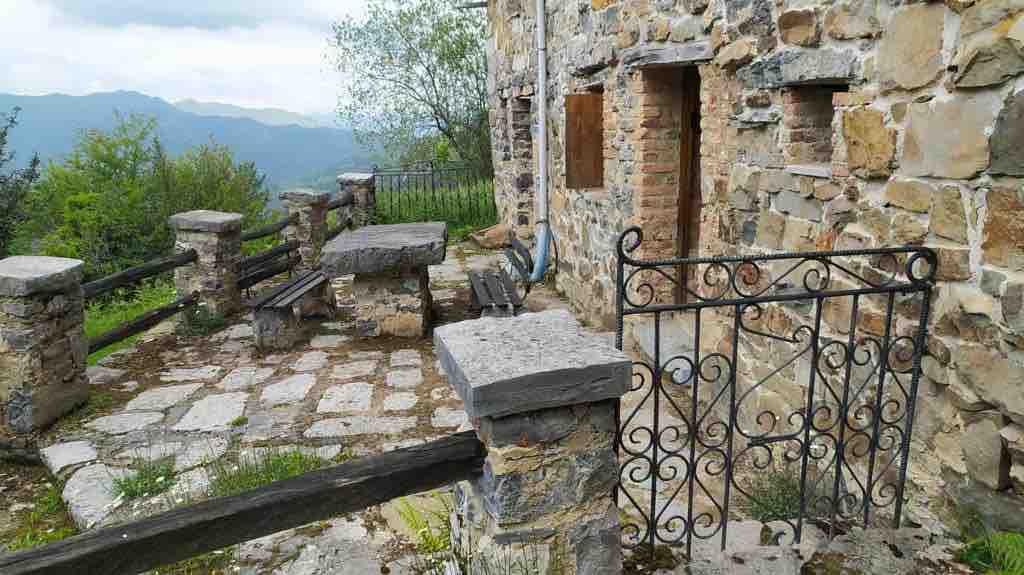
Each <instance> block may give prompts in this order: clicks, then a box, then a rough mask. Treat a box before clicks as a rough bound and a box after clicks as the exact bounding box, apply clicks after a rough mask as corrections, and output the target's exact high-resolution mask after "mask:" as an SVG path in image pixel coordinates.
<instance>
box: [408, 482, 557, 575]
mask: <svg viewBox="0 0 1024 575" xmlns="http://www.w3.org/2000/svg"><path fill="white" fill-rule="evenodd" d="M436 497H437V498H438V499H439V500H441V501H442V502H443V503H444V505H443V509H442V510H441V511H426V512H424V511H422V510H420V509H417V508H416V507H415V506H413V505H412V504H410V503H409V501H408V500H407V499H404V498H403V499H402V500H400V501H399V505H398V515H399V517H400V518H401V519H402V522H403V523H405V525H406V526H407V527H408V528H409V529H410V530H411V531H413V532H414V533H416V540H415V541H414V542H413V544H414V546H415V551H416V555H415V556H414V557H413V562H412V564H411V565H410V570H411V571H412V572H413V573H414V574H415V575H448V574H449V573H452V572H457V573H464V574H465V575H541V574H542V573H543V574H544V575H560V574H561V573H564V572H565V569H564V568H563V566H562V553H561V552H560V550H559V549H558V548H557V545H555V544H551V545H550V546H549V545H548V544H547V543H544V542H540V541H528V542H525V543H522V544H519V545H500V546H493V547H490V548H488V549H487V550H486V552H483V553H481V552H480V550H479V549H476V548H474V546H473V545H472V542H469V544H466V545H462V544H456V545H454V546H453V545H452V532H451V524H450V523H449V515H450V513H451V504H450V502H449V500H448V499H446V498H445V497H443V496H441V495H437V496H436ZM545 547H547V548H548V549H547V550H550V551H551V553H550V556H549V557H548V560H547V561H545V560H544V556H545V555H546V553H544V551H546V549H544V548H545ZM545 562H546V563H548V565H547V566H546V568H545V565H544V563H545ZM450 565H456V566H457V569H450V568H449V566H450Z"/></svg>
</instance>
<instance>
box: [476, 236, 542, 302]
mask: <svg viewBox="0 0 1024 575" xmlns="http://www.w3.org/2000/svg"><path fill="white" fill-rule="evenodd" d="M505 256H506V257H508V260H509V263H511V264H512V268H513V269H514V270H515V272H516V273H517V274H518V275H519V277H520V278H522V280H523V283H524V284H525V286H526V287H525V292H526V295H529V293H530V287H531V283H530V270H532V269H533V257H532V256H531V255H530V250H528V249H527V248H526V246H524V245H523V244H522V242H520V241H519V240H518V239H516V238H512V247H511V248H509V249H506V250H505ZM469 287H470V291H471V295H470V298H471V299H470V303H471V305H472V307H473V308H474V309H476V310H479V312H480V317H512V316H515V315H518V313H519V311H520V310H521V309H522V307H523V305H524V302H523V296H520V295H519V289H518V288H517V287H516V284H515V282H514V281H512V277H511V276H510V275H509V274H508V272H507V271H505V270H503V269H502V270H497V271H493V270H472V271H470V272H469Z"/></svg>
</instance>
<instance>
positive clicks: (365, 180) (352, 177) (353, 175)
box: [338, 172, 373, 186]
mask: <svg viewBox="0 0 1024 575" xmlns="http://www.w3.org/2000/svg"><path fill="white" fill-rule="evenodd" d="M338 183H339V184H357V185H363V186H366V185H369V184H372V183H373V174H366V173H360V172H346V173H344V174H340V175H338Z"/></svg>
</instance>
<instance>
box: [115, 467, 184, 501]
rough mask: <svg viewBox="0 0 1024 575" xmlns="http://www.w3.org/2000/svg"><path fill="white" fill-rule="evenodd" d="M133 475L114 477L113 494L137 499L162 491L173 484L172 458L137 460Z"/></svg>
mask: <svg viewBox="0 0 1024 575" xmlns="http://www.w3.org/2000/svg"><path fill="white" fill-rule="evenodd" d="M133 467H134V468H135V470H136V472H135V474H134V475H129V476H125V477H115V478H114V495H118V496H121V497H124V498H125V499H128V500H131V499H138V498H140V497H149V496H150V495H157V494H159V493H163V492H165V491H167V490H168V489H170V488H171V485H174V458H166V459H161V460H157V461H145V460H137V461H136V462H135V464H134V465H133Z"/></svg>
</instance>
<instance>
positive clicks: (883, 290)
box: [616, 228, 937, 556]
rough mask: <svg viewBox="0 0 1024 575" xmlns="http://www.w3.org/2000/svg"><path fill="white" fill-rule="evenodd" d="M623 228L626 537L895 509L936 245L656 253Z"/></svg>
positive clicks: (636, 541)
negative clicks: (749, 519)
mask: <svg viewBox="0 0 1024 575" xmlns="http://www.w3.org/2000/svg"><path fill="white" fill-rule="evenodd" d="M643 248H644V246H643V233H642V231H641V230H640V228H630V229H628V230H626V231H625V232H624V233H623V234H622V235H621V236H620V237H619V241H618V245H617V251H618V281H617V302H616V313H617V319H618V332H617V344H618V346H619V348H620V349H621V348H622V345H623V341H624V339H623V336H624V332H628V333H629V334H630V336H631V337H630V338H629V341H630V343H631V345H635V346H636V349H633V350H632V351H636V352H638V353H639V354H640V355H641V356H642V357H643V358H644V360H643V361H638V362H636V363H635V367H634V376H633V377H634V380H633V386H632V390H631V391H630V392H629V393H628V394H627V395H626V396H625V397H624V398H623V399H622V400H621V402H620V405H619V414H618V416H619V434H618V438H617V445H616V448H617V450H618V452H619V463H620V474H619V484H618V486H617V489H616V498H617V501H618V503H619V508H620V510H621V511H622V514H623V516H624V517H629V519H627V520H624V523H623V543H624V544H625V545H627V546H631V547H634V546H640V545H645V544H646V545H650V551H651V552H652V553H653V552H654V547H655V546H656V545H658V544H669V545H678V546H685V549H686V554H687V555H688V556H689V555H690V554H691V552H692V548H693V545H694V543H695V542H696V541H701V540H705V541H710V542H712V543H717V542H719V541H720V545H721V548H722V549H724V548H725V545H726V540H727V535H728V527H729V519H730V518H731V517H736V516H743V515H744V514H747V515H749V516H754V517H756V518H757V519H760V520H762V521H764V522H772V523H771V525H772V526H774V527H773V528H774V529H775V530H776V531H775V537H776V538H781V537H785V539H786V540H792V541H799V540H800V538H801V534H802V533H803V531H804V528H805V525H806V524H807V523H808V522H813V523H815V524H816V525H818V526H821V527H823V528H825V530H826V531H827V532H828V533H829V535H830V536H831V535H833V534H834V533H835V532H836V530H837V529H841V526H843V525H844V524H864V525H867V524H874V523H875V522H876V521H885V520H888V521H891V522H893V523H895V524H896V525H898V524H899V522H900V515H901V510H902V506H903V503H904V493H903V490H904V483H905V479H906V473H907V461H908V455H909V449H910V437H911V433H912V430H913V423H914V404H915V398H916V396H917V387H918V380H919V376H920V363H921V356H922V354H923V353H924V348H925V335H926V326H927V324H928V313H929V304H930V296H931V288H932V284H933V281H934V276H935V271H936V268H937V260H936V256H935V254H934V252H932V251H931V250H928V249H927V248H920V247H898V248H889V249H862V250H851V251H836V252H807V253H788V254H771V255H761V256H737V257H714V258H687V259H665V260H645V259H639V257H634V254H641V253H643V251H644V250H643Z"/></svg>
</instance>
